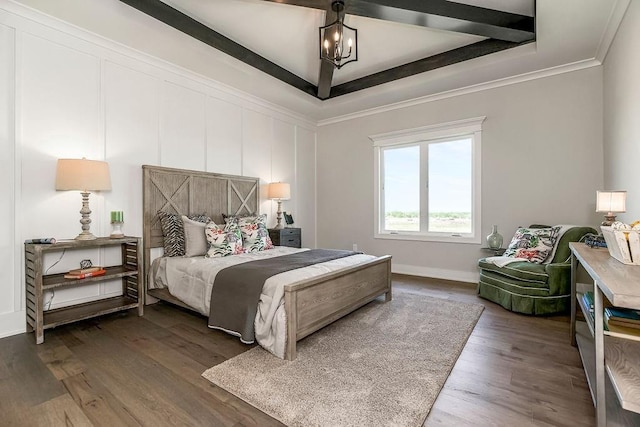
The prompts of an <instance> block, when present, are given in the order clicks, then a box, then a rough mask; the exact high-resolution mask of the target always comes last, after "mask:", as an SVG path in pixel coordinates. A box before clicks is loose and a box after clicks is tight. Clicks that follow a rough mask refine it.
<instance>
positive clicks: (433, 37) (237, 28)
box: [121, 0, 535, 99]
mask: <svg viewBox="0 0 640 427" xmlns="http://www.w3.org/2000/svg"><path fill="white" fill-rule="evenodd" d="M121 1H122V2H123V3H126V4H128V5H130V6H132V7H134V8H136V9H138V10H140V11H142V12H144V13H146V14H148V15H149V16H152V17H154V18H156V19H158V20H160V21H162V22H164V23H165V24H167V25H170V26H171V27H173V28H175V29H177V30H179V31H182V32H183V33H185V34H188V35H190V36H192V37H194V38H196V39H197V40H200V41H202V42H204V43H206V44H208V45H210V46H211V47H213V48H216V49H219V50H221V51H222V52H224V53H226V54H229V55H231V56H233V57H234V58H236V59H238V60H240V61H243V62H245V63H246V64H249V65H251V66H253V67H255V68H257V69H259V70H261V71H263V72H265V73H267V74H269V75H271V76H273V77H275V78H277V79H279V80H281V81H283V82H285V83H287V84H289V85H291V86H293V87H295V88H297V89H299V90H301V91H303V92H305V93H307V94H309V95H313V96H316V97H317V98H319V99H328V98H332V97H336V96H340V95H345V94H348V93H352V92H355V91H359V90H363V89H367V88H370V87H373V86H377V85H379V84H384V83H388V82H392V81H395V80H398V79H401V78H405V77H408V76H412V75H415V74H420V73H424V72H427V71H431V70H434V69H437V68H441V67H445V66H448V65H452V64H456V63H460V62H464V61H467V60H470V59H474V58H478V57H480V56H484V55H489V54H492V53H495V52H499V51H503V50H506V49H510V48H514V47H517V46H520V45H522V44H527V43H531V42H533V41H535V19H534V17H533V15H534V0H511V1H509V2H503V1H502V2H501V1H497V0H484V1H480V0H475V1H465V2H461V1H459V2H451V1H445V0H429V1H422V0H394V1H391V0H347V1H346V2H345V6H346V8H345V12H346V15H345V16H346V18H345V23H346V24H347V25H350V26H353V27H356V28H358V30H359V37H358V52H359V53H358V56H359V60H358V62H355V63H352V64H349V66H347V67H344V68H342V69H340V70H337V69H334V67H333V66H331V64H329V63H326V62H324V61H321V60H320V59H319V58H318V56H319V55H318V27H320V26H322V25H325V24H328V23H330V22H332V21H334V20H335V17H336V15H335V13H334V12H332V11H331V0H266V1H237V0H236V1H199V0H163V1H160V0H121ZM239 18H241V19H239ZM247 21H249V22H247Z"/></svg>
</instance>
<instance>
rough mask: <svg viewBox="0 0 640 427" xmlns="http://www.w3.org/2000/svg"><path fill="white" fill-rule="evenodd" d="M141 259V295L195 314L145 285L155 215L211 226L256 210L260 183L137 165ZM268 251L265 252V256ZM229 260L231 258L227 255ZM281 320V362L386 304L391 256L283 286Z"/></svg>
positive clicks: (159, 241) (156, 234)
mask: <svg viewBox="0 0 640 427" xmlns="http://www.w3.org/2000/svg"><path fill="white" fill-rule="evenodd" d="M142 170H143V215H144V223H143V258H144V277H145V286H146V290H147V291H146V292H147V295H149V296H151V297H153V298H157V299H159V300H163V301H166V302H170V303H173V304H176V305H178V306H181V307H184V308H187V309H190V310H193V311H197V312H201V311H202V310H198V309H197V308H195V307H194V304H193V303H192V304H188V303H185V301H183V300H181V299H179V298H177V297H175V296H174V295H172V294H171V293H170V292H169V291H168V289H167V288H159V289H158V288H152V287H150V286H149V283H150V281H149V273H150V271H151V265H152V264H151V263H152V250H153V249H154V248H162V247H163V235H162V228H161V225H160V219H159V217H158V211H171V212H174V213H177V214H181V215H189V214H196V213H206V214H207V215H208V216H209V217H211V219H212V220H213V221H214V222H216V223H217V224H222V223H223V217H222V215H223V213H224V214H232V215H243V214H247V215H248V214H251V213H255V212H258V211H259V203H260V180H259V179H258V178H250V177H244V176H236V175H224V174H217V173H210V172H201V171H192V170H183V169H174V168H166V167H160V166H149V165H143V166H142ZM265 252H269V251H265ZM231 256H232V257H235V256H237V255H231ZM283 294H284V297H283V300H284V302H283V309H284V313H286V315H285V316H284V318H285V320H284V321H285V322H286V327H285V330H286V336H285V343H284V347H285V348H284V358H285V359H286V360H294V359H295V358H296V344H297V342H298V341H299V340H301V339H303V338H304V337H306V336H308V335H310V334H312V333H313V332H315V331H317V330H319V329H321V328H323V327H324V326H326V325H328V324H330V323H332V322H334V321H335V320H337V319H339V318H341V317H343V316H345V315H346V314H348V313H350V312H352V311H354V310H356V309H357V308H359V307H361V306H363V305H365V304H367V303H368V302H370V301H372V300H374V299H375V298H377V297H379V296H380V295H385V300H386V301H390V300H391V298H392V293H391V257H390V256H388V255H385V256H381V257H371V256H369V257H368V258H366V259H363V260H362V262H359V263H357V264H356V265H349V266H344V267H338V268H337V269H334V270H333V271H328V272H323V273H321V274H319V275H315V276H313V277H305V278H303V279H300V280H294V281H293V282H291V283H287V284H285V285H284V286H283Z"/></svg>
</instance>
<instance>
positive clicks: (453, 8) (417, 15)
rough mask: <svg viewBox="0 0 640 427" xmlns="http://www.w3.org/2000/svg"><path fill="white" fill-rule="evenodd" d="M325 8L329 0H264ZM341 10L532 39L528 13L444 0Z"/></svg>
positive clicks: (350, 3) (368, 1)
mask: <svg viewBox="0 0 640 427" xmlns="http://www.w3.org/2000/svg"><path fill="white" fill-rule="evenodd" d="M265 1H272V2H276V3H285V4H289V5H294V6H302V7H310V8H314V9H322V10H326V8H327V4H329V5H330V4H331V1H330V0H265ZM345 6H346V8H345V13H347V14H349V15H357V16H364V17H368V18H374V19H381V20H385V21H393V22H400V23H403V24H410V25H418V26H422V27H428V28H435V29H439V30H446V31H454V32H458V33H466V34H473V35H476V36H481V37H488V38H493V39H498V40H504V41H509V42H515V43H521V42H525V41H529V40H533V39H535V19H534V18H533V17H531V16H526V15H519V14H516V13H510V12H503V11H500V10H493V9H486V8H483V7H478V6H472V5H468V4H463V3H455V2H451V1H447V0H428V1H426V0H347V1H346V2H345Z"/></svg>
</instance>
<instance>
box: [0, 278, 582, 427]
mask: <svg viewBox="0 0 640 427" xmlns="http://www.w3.org/2000/svg"><path fill="white" fill-rule="evenodd" d="M394 290H395V291H396V292H402V291H406V292H413V293H420V294H424V295H429V296H433V297H437V298H447V299H453V300H459V301H465V302H475V303H480V304H483V305H484V306H485V311H484V312H483V314H482V316H481V318H480V320H479V322H478V324H477V325H476V327H475V330H474V331H473V333H472V335H471V337H470V338H469V341H468V343H467V345H466V347H465V348H464V350H463V352H462V354H461V356H460V358H459V359H458V362H457V363H456V365H455V367H454V369H453V371H452V372H451V375H450V376H449V378H448V380H447V382H446V384H445V386H444V388H443V389H442V391H441V393H440V395H439V397H438V399H437V400H436V402H435V404H434V406H433V408H432V410H431V413H430V414H429V417H428V418H427V420H426V422H425V425H426V426H435V425H444V426H465V425H469V426H471V425H473V426H518V427H525V426H593V425H595V411H594V408H593V405H592V402H591V396H590V394H589V389H588V386H587V383H586V380H585V375H584V372H583V370H582V365H581V362H580V357H579V355H578V351H577V349H575V348H574V347H571V345H570V344H569V323H568V317H567V316H556V317H549V318H538V317H532V316H522V315H517V314H513V313H510V312H508V311H506V310H504V309H503V308H501V307H500V306H498V305H496V304H493V303H491V302H488V301H485V300H482V299H480V298H478V297H477V296H476V292H475V286H474V285H471V284H464V283H456V282H447V281H442V280H432V279H424V278H416V277H410V276H394ZM248 348H249V346H245V345H243V344H241V343H240V342H239V341H238V340H237V339H235V338H233V337H231V336H228V335H226V334H224V333H221V332H218V331H213V330H210V329H208V328H207V325H206V320H205V319H204V318H203V317H200V316H197V315H194V314H191V313H189V312H187V311H183V310H181V309H178V308H175V307H172V306H168V305H164V304H155V305H153V306H148V307H147V308H146V310H145V315H144V317H138V316H137V315H136V314H135V313H134V312H133V311H130V312H127V313H119V314H114V315H107V316H103V317H101V318H98V319H93V320H89V321H84V322H79V323H75V324H72V325H67V326H64V327H59V328H57V329H53V330H48V331H46V332H45V342H44V344H41V345H36V344H35V340H34V336H33V334H32V333H31V334H21V335H16V336H12V337H8V338H3V339H0V425H2V426H9V425H11V426H13V425H15V426H32V425H33V426H37V425H52V426H56V425H66V426H85V425H96V426H102V425H104V426H120V425H149V426H163V425H191V426H244V425H247V426H271V425H282V424H280V423H279V422H278V421H276V420H274V419H272V418H270V417H269V416H267V415H265V414H263V413H262V412H260V411H258V410H256V409H254V408H253V407H252V406H250V405H248V404H246V403H244V402H243V401H241V400H239V399H237V398H235V397H234V396H232V395H231V394H229V393H227V392H225V391H224V390H222V389H220V388H218V387H216V386H214V385H212V384H211V383H209V382H208V381H207V380H205V379H204V378H202V377H201V376H200V375H201V374H202V372H203V371H204V370H206V369H207V368H209V367H211V366H213V365H215V364H218V363H220V362H222V361H224V360H226V359H228V358H231V357H234V356H235V355H237V354H239V353H242V352H243V351H246V350H247V349H248Z"/></svg>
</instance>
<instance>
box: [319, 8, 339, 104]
mask: <svg viewBox="0 0 640 427" xmlns="http://www.w3.org/2000/svg"><path fill="white" fill-rule="evenodd" d="M332 13H333V11H332V10H331V4H330V3H329V5H328V9H327V13H326V15H325V18H324V25H325V26H326V25H329V24H331V23H332V22H333V21H334V19H335V18H334V17H333V15H332ZM318 43H320V41H319V40H318ZM318 49H319V47H318ZM334 70H335V67H334V66H333V64H332V63H331V62H329V61H323V60H322V59H321V60H320V74H319V76H318V98H320V99H327V98H328V97H329V94H330V93H331V81H332V80H333V71H334Z"/></svg>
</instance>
